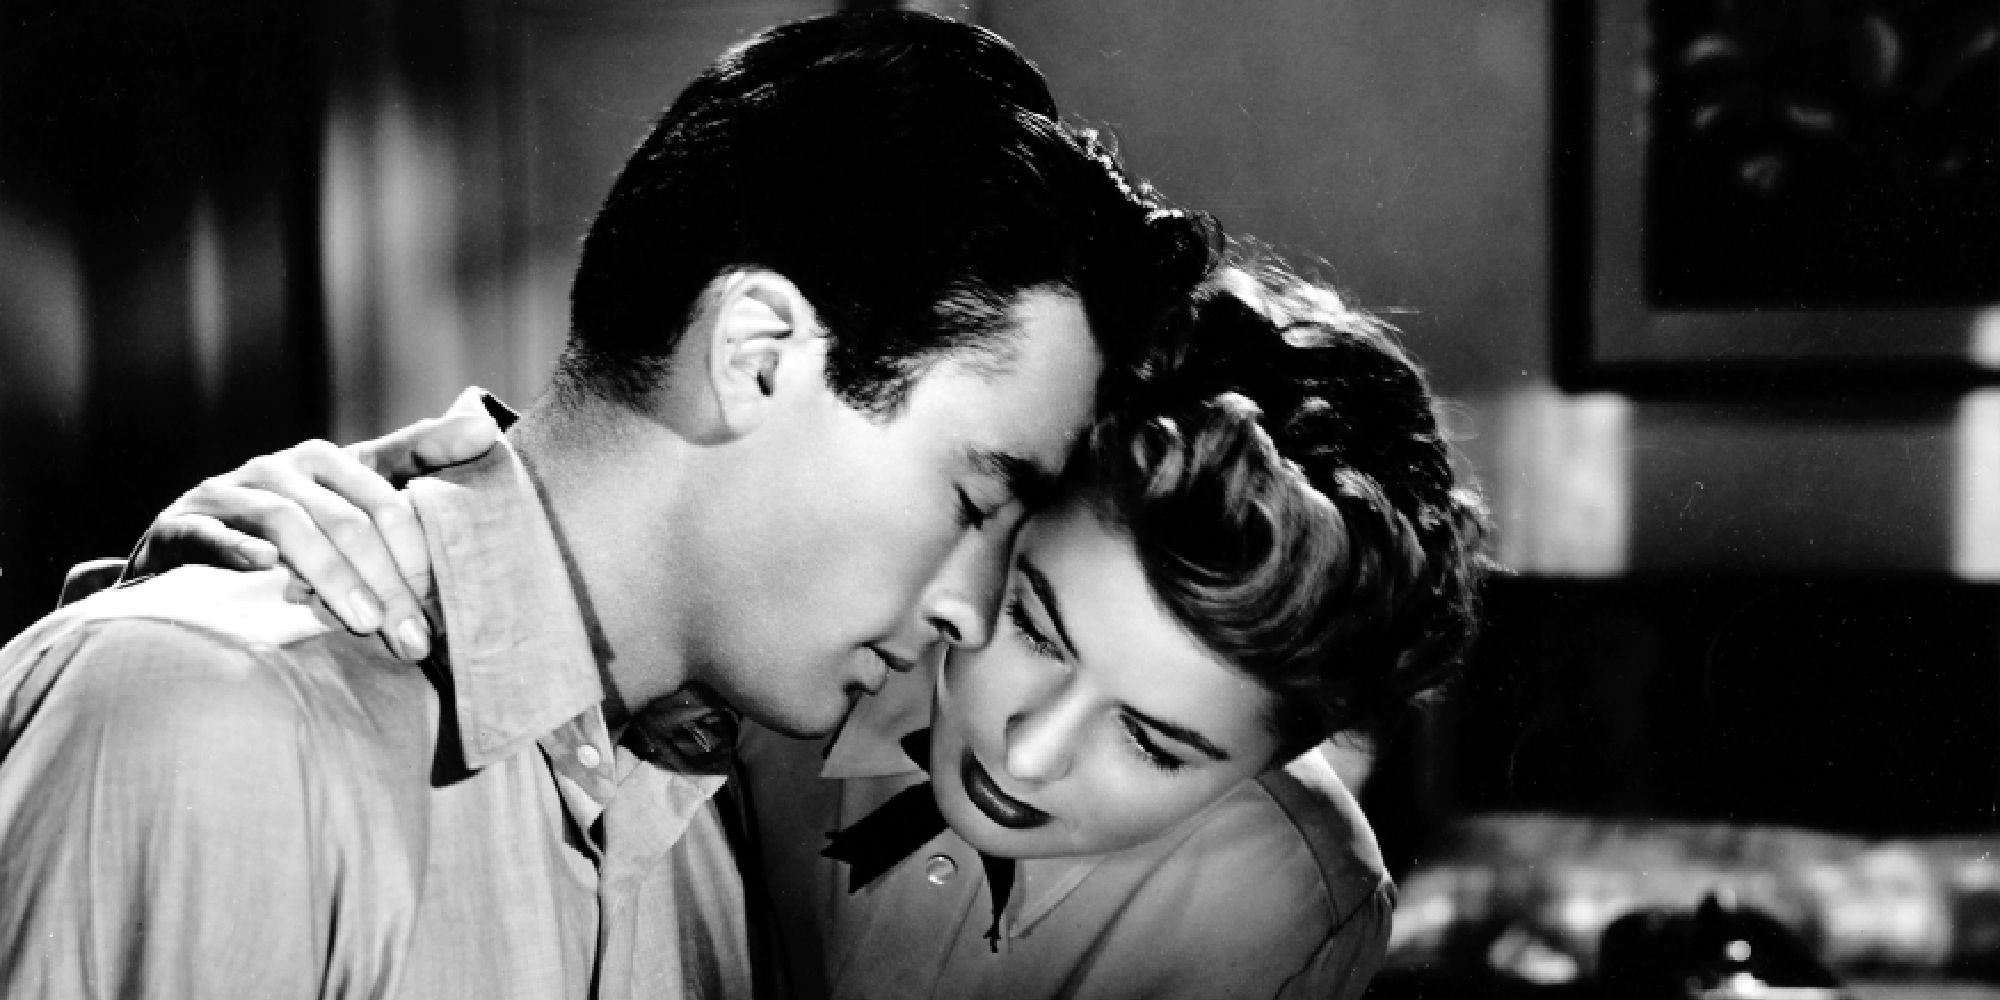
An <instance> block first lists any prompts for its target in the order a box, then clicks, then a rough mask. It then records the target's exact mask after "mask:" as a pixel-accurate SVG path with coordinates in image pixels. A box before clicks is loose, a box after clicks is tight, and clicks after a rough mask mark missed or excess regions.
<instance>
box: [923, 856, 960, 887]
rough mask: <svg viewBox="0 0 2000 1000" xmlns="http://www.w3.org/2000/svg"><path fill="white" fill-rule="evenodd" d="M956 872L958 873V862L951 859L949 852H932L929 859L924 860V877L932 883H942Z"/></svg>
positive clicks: (949, 879)
mask: <svg viewBox="0 0 2000 1000" xmlns="http://www.w3.org/2000/svg"><path fill="white" fill-rule="evenodd" d="M956 874H958V862H956V861H953V860H952V859H951V855H949V854H933V855H931V857H930V860H929V861H926V862H924V877H925V878H927V879H929V880H930V882H931V884H932V885H943V884H945V883H946V882H949V881H951V877H952V876H953V875H956Z"/></svg>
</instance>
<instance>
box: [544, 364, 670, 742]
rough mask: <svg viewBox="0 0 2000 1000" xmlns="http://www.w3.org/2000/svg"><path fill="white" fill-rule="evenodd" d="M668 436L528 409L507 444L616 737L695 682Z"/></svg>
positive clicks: (588, 410) (612, 414)
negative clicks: (586, 644)
mask: <svg viewBox="0 0 2000 1000" xmlns="http://www.w3.org/2000/svg"><path fill="white" fill-rule="evenodd" d="M668 433H669V432H667V431H666V430H664V429H663V428H660V427H658V426H657V425H654V424H651V423H649V422H647V421H644V420H643V419H641V418H639V417H638V416H637V415H636V414H632V413H630V412H629V411H621V410H618V409H616V408H613V407H610V406H609V405H608V404H595V405H586V406H581V407H579V406H573V405H562V406H557V405H552V404H550V403H548V402H546V401H544V402H543V403H541V404H538V405H537V406H535V407H534V408H532V409H530V410H529V411H528V412H527V413H525V414H524V415H523V416H522V418H521V420H520V422H519V423H517V424H516V425H515V426H514V427H513V429H511V430H510V431H508V434H507V436H508V438H509V440H510V441H511V442H512V443H513V445H514V448H515V451H516V452H517V453H519V455H520V456H521V461H522V463H523V464H524V465H525V466H526V467H527V469H528V475H529V478H530V479H532V480H533V481H534V483H535V489H536V491H537V493H538V494H539V495H540V498H541V501H542V506H543V508H544V509H545V510H547V511H548V515H549V522H550V528H551V530H552V531H553V532H554V533H555V537H556V544H557V546H558V547H559V548H560V549H561V551H562V556H563V562H564V568H565V569H566V570H567V572H568V573H569V578H570V584H571V587H572V588H573V590H574V591H575V594H576V601H577V607H578V608H579V609H580V610H581V612H582V614H583V619H584V621H583V624H584V628H585V630H586V632H587V633H588V634H589V636H590V644H591V652H592V654H593V655H594V656H595V657H596V660H597V667H598V675H599V677H600V678H601V679H602V681H603V683H604V691H605V699H604V714H605V722H606V724H607V725H608V726H609V727H610V728H611V730H612V735H613V737H614V738H616V737H617V736H618V735H619V733H620V731H621V730H622V728H623V726H624V725H625V723H626V722H627V720H629V718H630V717H631V714H632V713H633V712H635V711H638V710H640V709H642V708H644V707H645V706H646V705H647V704H648V703H650V702H652V701H655V700H657V699H660V698H664V697H666V696H668V695H670V694H672V693H674V692H675V691H676V690H678V689H680V688H681V687H682V686H683V685H684V684H685V683H686V682H687V681H688V679H689V677H688V667H687V656H686V648H687V647H686V641H687V633H686V630H685V624H686V620H687V607H688V603H687V600H686V597H687V595H688V594H689V593H690V591H689V589H688V586H689V584H690V581H687V580H685V579H683V578H682V577H683V575H684V572H683V568H684V567H683V561H682V560H678V559H675V558H674V554H675V549H676V548H677V546H676V544H675V539H676V532H675V518H674V517H673V516H672V512H673V510H674V508H675V507H676V504H675V502H674V501H675V494H676V490H677V487H678V484H679V483H680V482H681V481H683V480H685V479H686V477H685V476H684V475H679V474H677V473H678V462H677V461H676V460H675V459H676V454H677V452H678V449H677V448H675V447H673V446H672V442H665V441H661V440H659V439H657V437H656V436H657V435H663V434H668Z"/></svg>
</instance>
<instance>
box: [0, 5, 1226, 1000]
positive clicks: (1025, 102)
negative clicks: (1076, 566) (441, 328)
mask: <svg viewBox="0 0 2000 1000" xmlns="http://www.w3.org/2000/svg"><path fill="white" fill-rule="evenodd" d="M1054 110H1055V109H1054V107H1053V104H1052V103H1051V101H1050V98H1049V96H1048V94H1047V91H1046V88H1045V86H1044V84H1043V82H1042V80H1041V79H1040V77H1039V75H1038V74H1037V73H1036V72H1035V71H1034V70H1033V68H1032V67H1030V66H1029V65H1028V64H1027V63H1026V62H1025V61H1023V60H1022V59H1021V58H1020V57H1019V56H1018V55H1017V54H1016V53H1014V52H1013V51H1012V50H1011V49H1010V48H1008V47H1007V46H1006V45H1005V43H1003V42H1001V41H1000V40H998V39H997V38H995V37H994V36H992V35H990V34H988V33H985V32H983V31H980V30H978V29H975V28H970V27H966V26H963V25H957V24H954V23H952V22H949V21H944V20H940V19H935V18H928V17H923V16H919V15H910V14H900V13H878V14H870V15H843V16H835V17H830V18H824V19H819V20H815V21H809V22H801V23H799V24H795V25H789V26H785V27H781V28H778V29H774V30H772V31H770V32H768V33H766V34H764V35H762V36H760V37H758V38H756V39H754V40H752V41H751V42H749V43H747V44H745V45H743V46H741V47H739V48H737V49H735V50H733V51H731V52H729V53H726V54H725V55H724V56H723V57H722V58H721V59H720V60H718V61H717V62H716V63H715V64H714V65H712V66H711V67H709V68H708V69H707V70H706V71H705V72H704V73H703V74H702V75H701V76H700V77H699V78H697V79H696V80H695V82H694V83H693V84H691V85H690V86H689V87H688V89H687V90H686V91H685V92H684V93H683V94H682V95H681V97H680V98H679V99H678V100H677V101H676V102H675V103H674V105H673V106H672V107H671V108H670V109H669V110H668V112H667V113H666V115H665V116H663V117H662V119H661V120H660V122H659V123H658V124H657V126H656V127H655V128H654V130H653V131H652V133H651V134H650V135H649V136H648V137H647V139H646V140H645V142H644V143H643V144H641V146H640V147H639V149H638V150H637V151H636V152H635V153H634V154H633V156H632V158H631V160H630V161H629V162H628V164H627V166H626V169H625V171H624V172H623V174H622V175H621V176H620V177H619V179H618V181H617V182H616V184H615V185H614V187H613V189H612V191H611V193H610V196H609V197H608V198H607V200H606V202H605V205H604V207H603V209H602V211H601V213H600V214H599V216H598V218H597V219H596V220H595V222H594V223H593V225H592V227H591V230H590V233H589V235H588V236H587V238H586V240H585V243H584V247H583V254H582V259H581V261H580V263H579V266H578V270H577V276H576V282H575V286H574V290H573V294H572V335H571V341H570V345H569V347H568V349H567V350H566V352H565V355H564V358H563V360H562V363H561V365H560V366H559V370H558V373H557V375H556V377H555V380H554V383H553V385H552V386H551V391H550V392H549V393H548V394H547V395H546V396H545V398H544V399H543V400H542V401H541V402H540V403H539V404H538V405H537V406H535V407H534V408H532V409H531V410H530V411H529V412H528V413H527V414H526V415H524V416H523V417H522V418H521V420H520V422H519V423H518V424H517V425H516V426H515V427H514V428H513V430H512V431H511V432H510V436H509V439H508V441H507V442H506V443H504V444H503V446H502V447H499V448H496V449H494V451H493V453H492V454H490V455H489V456H488V457H487V458H485V459H482V460H480V461H478V462H475V463H472V464H470V465H467V466H463V467H459V468H456V469H452V470H449V471H447V472H445V473H441V474H440V475H439V476H437V477H435V478H432V479H425V480H420V481H418V482H416V483H415V484H413V485H412V487H411V491H412V497H413V503H414V505H415V509H416V511H417V516H418V518H419V520H420V521H421V522H422V527H423V535H424V538H425V542H426V548H427V550H428V553H429V556H430V559H431V562H432V564H433V566H434V568H435V583H434V586H433V587H432V588H431V590H432V592H433V594H432V598H433V599H432V600H431V601H430V603H429V605H428V607H427V611H428V613H429V615H428V616H429V618H430V620H431V621H433V622H435V623H436V629H435V630H434V631H432V632H431V633H430V634H424V633H423V632H422V631H420V630H417V631H415V633H414V634H406V635H405V637H404V638H403V639H402V640H401V644H402V646H403V649H402V650H401V652H403V653H405V654H406V655H419V654H422V653H425V652H428V653H429V654H430V655H429V657H428V659H426V660H425V666H426V669H425V670H424V671H422V672H418V671H412V670H398V669H393V668H391V667H390V666H389V665H388V664H385V663H383V662H382V661H383V660H386V659H388V658H389V655H388V652H387V651H386V650H385V649H384V648H383V647H382V646H381V645H379V644H377V643H374V642H372V641H370V640H366V639H362V638H359V637H356V636H353V635H349V634H348V633H346V632H345V631H343V630H342V629H341V628H340V627H339V623H338V621H337V620H336V619H335V618H334V617H333V616H332V615H330V614H329V613H328V612H327V610H326V609H325V608H323V607H321V606H320V605H319V604H318V603H316V602H313V601H311V600H309V599H308V598H307V597H306V596H305V595H304V594H303V593H302V592H301V588H299V587H297V586H296V585H295V584H293V583H291V582H290V581H289V578H288V577H286V576H285V575H284V574H282V573H277V572H273V573H262V574H250V575H237V574H229V573H221V572H216V571H211V570H201V569H184V570H179V571H176V572H174V573H170V574H166V575H164V576H161V577H158V578H156V579H153V580H150V581H146V582H143V583H140V584H137V585H134V586H129V587H125V588H122V589H119V590H117V591H114V592H111V593H108V594H105V595H102V596H100V597H97V598H95V599H92V600H89V601H85V602H82V603H81V604H78V605H75V606H72V607H71V608H68V609H65V610H64V611H62V612H59V613H57V614H56V615H53V616H51V617H49V618H47V619H44V620H43V621H42V622H40V623H38V624H37V625H36V626H34V627H33V628H31V629H29V630H28V631H27V632H25V633H23V634H22V635H21V636H20V637H19V638H17V639H16V640H15V641H14V642H13V643H11V644H9V645H8V646H7V648H6V649H5V651H4V652H3V653H0V755H4V758H0V930H3V931H4V936H0V941H4V947H5V951H4V952H0V995H6V996H23V995H54V996H95V995H118V996H135V997H151V996H175V997H197V996H199V997H215V996H258V997H263V996H347V995H366V996H423V997H433V996H440V997H448V996H478V997H514V996H518V997H538V998H546V997H561V996H570V997H582V996H604V997H627V996H646V997H668V996H680V995H692V996H743V995H747V993H748V990H749V968H748V965H749V962H748V958H747V946H746V943H745V931H744V926H743V914H742V910H743V905H744V904H743V894H742V890H741V887H740V884H739V882H738V879H737V875H736V872H735V869H734V867H733V863H732V861H731V858H730V854H729V850H728V846H727V843H726V841H725V839H724V837H723V828H722V818H721V817H720V816H719V815H718V813H717V811H716V810H714V809H713V808H711V807H710V805H709V799H710V797H711V796H712V795H713V794H714V793H715V791H716V790H717V788H718V786H719V785H720V783H721V780H722V779H721V777H720V774H721V772H722V768H723V765H724V764H725V763H726V751H727V743H728V741H729V739H730V730H731V729H732V728H733V727H732V726H731V725H730V724H729V716H728V712H729V711H741V712H743V713H744V714H747V715H749V716H750V717H751V718H753V719H755V720H757V721H759V722H761V723H763V724H765V725H767V726H769V727H771V728H773V729H776V730H779V731H781V732H786V733H791V734H795V735H810V734H819V733H825V732H828V731H830V730H831V729H832V728H833V727H834V726H836V725H837V724H838V722H839V720H840V719H841V718H842V716H843V714H844V712H845V711H846V709H847V707H848V704H849V702H850V700H851V698H852V697H853V696H855V695H856V694H859V693H867V692H871V691H873V690H875V689H877V688H879V687H880V686H881V685H882V684H883V682H884V681H885V679H886V677H887V672H888V671H890V670H893V669H907V668H908V667H909V666H910V665H911V664H913V663H914V662H916V661H917V660H919V659H920V658H922V657H924V656H926V655H929V654H930V653H931V652H932V651H934V649H935V647H936V646H938V645H939V644H941V643H972V644H977V643H981V642H983V641H984V640H985V637H986V634H987V630H988V628H989V627H990V624H991V620H992V617H993V614H994V610H995V609H994V604H995V602H996V599H997V594H996V591H997V589H998V587H999V582H1000V578H1001V574H1002V572H1003V568H1004V558H1005V555H1006V550H1007V548H1008V544H1009V542H1010V540H1011V536H1012V533H1013V531H1014V528H1015V527H1016V526H1017V525H1018V524H1019V523H1020V520H1021V517H1022V515H1023V513H1024V511H1025V510H1026V508H1027V507H1028V506H1030V505H1031V504H1032V503H1033V502H1034V500H1035V498H1036V495H1037V494H1038V492H1039V491H1040V490H1041V489H1042V488H1043V486H1044V484H1045V483H1046V482H1047V481H1048V480H1049V479H1050V478H1052V477H1053V476H1054V474H1055V472H1056V470H1057V468H1058V467H1059V465H1060V463H1061V462H1062V460H1063V458H1064V456H1065V454H1066V452H1067V451H1068V449H1069V446H1070V444H1071V441H1072V439H1073V438H1074V436H1075V434H1076V433H1077V431H1078V430H1079V429H1080V428H1081V426H1082V425H1083V424H1084V423H1085V421H1086V420H1088V419H1089V417H1090V416H1091V413H1092V403H1093V399H1094V395H1095V390H1096V385H1097V383H1098V381H1099V378H1100V376H1101V375H1103V374H1106V373H1114V374H1115V373H1117V372H1119V371H1121V370H1123V369H1124V368H1126V367H1127V366H1129V365H1130V364H1132V363H1133V362H1134V359H1136V358H1137V357H1138V356H1139V354H1140V353H1141V352H1142V350H1143V346H1144V345H1143V331H1145V330H1147V329H1149V328H1150V325H1151V321H1152V320H1153V319H1154V318H1155V315H1156V313H1157V311H1158V309H1159V308H1160V307H1161V306H1162V304H1165V303H1168V302H1172V301H1174V300H1175V299H1176V298H1178V297H1182V296H1185V294H1186V292H1187V289H1188V286H1189V285H1191V284H1192V282H1193V280H1195V279H1196V278H1197V277H1198V276H1199V275H1200V274H1201V272H1202V271H1203V269H1204V268H1205V267H1206V266H1207V263H1208V257H1209V253H1208V243H1207V241H1206V240H1205V238H1204V235H1203V233H1202V232H1201V230H1200V227H1198V226H1197V225H1195V224H1194V222H1193V221H1192V220H1189V219H1187V218H1185V217H1181V216H1177V215H1174V214H1172V213H1162V212H1159V211H1158V210H1157V209H1156V207H1155V206H1154V205H1153V204H1151V202H1150V200H1149V198H1148V197H1147V196H1146V195H1145V193H1144V192H1143V191H1141V190H1135V189H1134V188H1133V187H1132V186H1131V185H1130V184H1129V183H1127V182H1126V181H1125V180H1124V179H1123V177H1122V176H1121V174H1120V173H1119V171H1118V169H1117V168H1116V165H1115V164H1114V163H1113V162H1112V161H1111V159H1110V158H1109V157H1108V156H1107V155H1105V154H1103V153H1102V152H1100V151H1098V150H1097V149H1096V148H1095V147H1094V146H1093V145H1092V144H1091V142H1090V141H1089V140H1088V138H1087V137H1085V136H1080V135H1078V134H1076V133H1074V132H1072V131H1069V130H1066V129H1064V128H1062V127H1061V126H1059V125H1058V124H1056V122H1055V121H1054ZM327 597H328V600H329V601H330V602H332V603H334V604H336V605H341V604H345V606H344V607H341V608H339V611H340V613H341V614H343V615H348V616H352V617H354V618H356V619H358V620H361V621H365V620H367V619H369V618H371V617H374V616H379V615H384V614H388V615H391V616H392V617H391V619H390V620H392V621H393V620H395V617H394V616H402V615H404V610H403V609H397V608H388V609H383V608H377V607H372V606H368V605H366V603H365V600H366V599H365V598H352V597H343V596H342V595H341V594H339V593H334V594H329V595H327ZM410 620H411V621H412V622H414V620H415V619H414V618H411V619H410ZM392 631H400V632H405V633H409V632H412V631H413V630H409V629H395V630H392Z"/></svg>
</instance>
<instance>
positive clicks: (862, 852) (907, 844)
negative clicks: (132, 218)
mask: <svg viewBox="0 0 2000 1000" xmlns="http://www.w3.org/2000/svg"><path fill="white" fill-rule="evenodd" d="M903 752H904V753H906V754H909V755H910V759H911V760H913V761H916V762H917V766H918V767H921V768H923V769H924V772H925V773H926V774H928V773H930V759H931V731H930V730H928V729H919V730H917V731H916V732H914V733H911V734H910V735H908V736H905V737H903ZM944 831H945V822H944V814H942V813H940V812H938V807H937V799H936V798H934V797H933V796H932V795H931V783H930V782H928V781H920V782H918V783H917V784H914V785H911V786H910V787H908V788H905V789H903V790H902V791H900V792H897V793H896V794H895V795H894V796H892V797H890V799H889V801H887V802H884V803H882V804H881V805H880V806H877V807H876V809H875V811H874V812H871V813H869V814H868V815H866V816H863V817H861V819H860V821H859V822H857V823H855V824H854V825H853V826H850V827H848V828H847V829H845V830H840V831H837V832H834V833H829V834H827V835H826V839H827V845H826V847H825V848H824V849H822V850H821V851H820V852H819V853H820V855H821V856H822V857H827V858H832V859H833V860H835V861H843V862H846V863H847V866H848V870H847V891H848V892H850V893H852V892H858V891H860V889H861V887H862V886H864V885H867V884H868V883H870V882H873V881H875V879H876V878H877V877H879V876H880V875H881V874H882V873H883V872H886V871H888V870H889V869H891V868H894V867H896V865H897V863H898V862H901V861H902V860H903V859H904V858H907V857H909V856H910V855H912V854H914V853H916V851H917V849H918V848H920V847H922V846H924V845H925V844H927V843H930V841H931V839H932V838H934V837H936V836H937V835H938V834H940V833H943V832H944ZM979 864H980V867H982V868H984V869H986V886H987V889H988V890H989V895H991V896H992V897H993V924H992V926H990V927H988V928H987V929H986V943H987V945H988V946H990V947H991V948H992V949H993V951H994V952H995V953H996V954H997V953H998V952H999V951H1000V914H1001V912H1002V911H1004V910H1005V909H1006V908H1007V896H1008V894H1009V893H1010V892H1012V891H1013V888H1014V859H1012V858H995V857H991V856H989V855H987V854H984V853H981V854H980V855H979Z"/></svg>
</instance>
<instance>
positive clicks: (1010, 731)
mask: <svg viewBox="0 0 2000 1000" xmlns="http://www.w3.org/2000/svg"><path fill="white" fill-rule="evenodd" d="M1067 691H1068V686H1067V685H1064V686H1062V687H1060V688H1057V689H1055V690H1053V691H1051V692H1050V694H1049V697H1048V698H1046V699H1045V700H1043V701H1042V702H1041V703H1040V704H1038V705H1035V706H1033V707H1032V708H1030V709H1028V710H1026V711H1023V712H1018V713H1016V714H1014V715H1013V716H1011V717H1009V718H1008V719H1007V773H1008V774H1009V775H1012V776H1013V778H1014V780H1016V781H1022V782H1027V783H1030V784H1037V785H1039V784H1046V783H1048V782H1051V781H1056V780H1058V779H1060V778H1063V777H1065V776H1067V775H1068V774H1069V768H1070V763H1071V762H1072V761H1073V760H1075V757H1076V745H1077V740H1078V739H1079V738H1081V736H1082V734H1083V725H1084V722H1085V721H1086V717H1087V714H1088V712H1087V708H1086V706H1084V705H1083V703H1082V699H1079V698H1074V697H1068V696H1066V695H1067Z"/></svg>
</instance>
